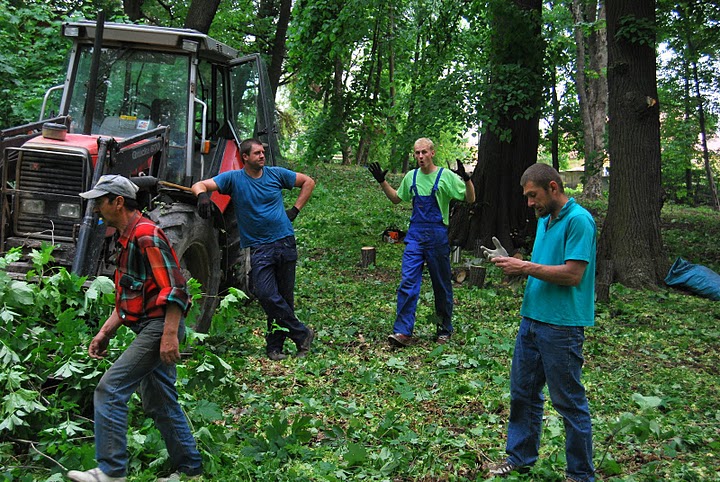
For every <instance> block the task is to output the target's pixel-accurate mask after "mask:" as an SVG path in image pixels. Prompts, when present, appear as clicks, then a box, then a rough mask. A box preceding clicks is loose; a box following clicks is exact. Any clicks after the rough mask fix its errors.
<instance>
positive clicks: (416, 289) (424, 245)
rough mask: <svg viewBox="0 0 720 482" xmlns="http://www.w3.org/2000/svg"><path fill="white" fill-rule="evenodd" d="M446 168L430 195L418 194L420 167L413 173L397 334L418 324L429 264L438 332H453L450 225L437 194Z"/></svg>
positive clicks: (439, 333) (407, 332) (438, 175)
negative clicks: (420, 297) (422, 289)
mask: <svg viewBox="0 0 720 482" xmlns="http://www.w3.org/2000/svg"><path fill="white" fill-rule="evenodd" d="M443 169H444V168H440V169H439V170H438V174H437V177H436V178H435V184H434V185H433V188H432V192H431V193H430V195H429V196H420V195H419V194H418V190H417V185H416V180H417V172H418V169H415V171H414V173H413V182H412V186H411V187H410V192H411V193H412V195H413V211H412V215H411V216H410V228H409V229H408V232H407V235H406V236H405V244H406V246H405V251H404V252H403V257H402V280H401V281H400V286H399V287H398V291H397V317H396V318H395V325H394V328H393V330H394V333H402V334H403V335H408V336H410V335H412V334H413V328H414V326H415V309H416V307H417V301H418V297H419V296H420V283H421V281H422V270H423V265H424V264H425V263H427V267H428V271H429V272H430V280H431V281H432V287H433V292H434V294H435V314H436V315H437V318H438V320H437V322H438V325H437V333H436V334H437V335H438V336H440V335H450V334H451V333H452V331H453V327H452V323H451V319H452V310H453V293H452V273H451V269H450V243H449V242H448V228H447V226H446V225H445V223H443V217H442V212H441V211H440V206H439V204H438V201H437V198H436V193H437V190H438V184H439V183H440V176H442V172H443Z"/></svg>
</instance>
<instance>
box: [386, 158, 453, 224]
mask: <svg viewBox="0 0 720 482" xmlns="http://www.w3.org/2000/svg"><path fill="white" fill-rule="evenodd" d="M437 169H440V168H437ZM417 171H418V173H417V179H416V181H415V183H416V185H417V190H418V195H420V196H429V195H430V193H432V188H433V186H434V185H435V178H436V177H437V175H438V172H437V170H435V171H434V172H431V173H430V174H423V172H422V171H421V170H419V169H417ZM414 172H415V169H413V170H412V171H409V172H408V173H407V174H405V177H404V178H403V180H402V182H401V183H400V187H399V188H398V190H397V194H398V197H399V198H400V199H402V200H403V201H410V200H411V199H412V196H413V195H412V193H411V192H410V186H412V182H413V173H414ZM436 198H437V202H438V205H439V206H440V212H441V213H442V217H443V223H445V225H446V226H447V225H449V224H450V200H451V199H457V200H458V201H462V200H463V199H465V183H464V182H463V180H462V179H460V176H458V175H457V174H455V173H454V172H452V171H451V170H450V169H443V172H442V175H441V177H440V182H439V183H438V191H437V193H436Z"/></svg>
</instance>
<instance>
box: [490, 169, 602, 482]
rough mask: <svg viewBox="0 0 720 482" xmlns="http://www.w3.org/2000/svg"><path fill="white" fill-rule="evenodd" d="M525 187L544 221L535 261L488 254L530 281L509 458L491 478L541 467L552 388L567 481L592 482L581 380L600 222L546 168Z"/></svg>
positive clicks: (514, 377) (525, 180)
mask: <svg viewBox="0 0 720 482" xmlns="http://www.w3.org/2000/svg"><path fill="white" fill-rule="evenodd" d="M520 184H521V185H522V187H523V194H524V195H525V197H527V202H528V206H529V207H531V208H533V209H535V214H536V215H537V217H538V225H537V232H536V235H535V244H534V246H533V251H532V258H531V261H524V260H522V259H518V258H514V257H511V256H508V253H507V251H505V250H504V249H503V248H502V246H501V245H500V244H499V242H498V241H497V240H496V239H493V241H494V242H495V246H496V249H494V250H491V249H488V248H485V247H483V248H482V250H483V252H484V253H485V256H486V257H487V258H488V259H490V260H491V261H492V262H493V263H494V264H495V265H496V266H498V267H500V268H502V270H503V271H504V272H505V274H507V275H511V276H517V275H522V276H527V277H528V281H527V285H526V286H525V295H524V297H523V303H522V308H521V309H520V315H521V316H522V321H521V323H520V329H519V331H518V334H517V338H516V340H515V351H514V353H513V360H512V368H511V370H510V422H509V424H508V438H507V445H506V452H507V458H506V460H505V461H503V462H501V463H499V464H497V465H494V466H493V467H490V474H491V475H498V476H501V477H504V476H506V475H509V474H510V473H512V472H514V471H515V472H522V471H525V470H528V469H529V467H530V466H532V465H533V464H534V463H535V462H536V461H537V458H538V449H539V446H540V433H541V431H542V420H543V402H544V397H543V387H544V386H545V384H547V386H548V391H549V393H550V399H551V400H552V404H553V407H554V408H555V410H557V411H558V413H560V415H562V417H563V422H564V426H565V458H566V460H567V474H566V475H567V480H573V481H578V482H579V481H583V482H585V481H588V482H592V481H594V480H595V475H594V473H595V468H594V466H593V461H592V423H591V420H590V409H589V407H588V401H587V396H586V395H585V387H584V386H583V385H582V383H581V381H580V375H581V372H582V365H583V355H582V349H583V342H584V340H585V331H584V330H585V327H586V326H592V325H593V324H594V319H595V305H594V297H595V252H596V234H595V231H596V229H595V221H594V220H593V217H592V215H591V214H590V213H589V212H588V211H587V210H586V209H585V208H583V207H581V206H580V205H579V204H577V203H576V202H575V199H573V198H568V197H567V195H566V194H565V191H564V189H563V184H562V180H561V179H560V175H559V174H558V172H557V171H556V170H555V169H553V168H552V167H551V166H548V165H547V164H533V165H532V166H530V167H529V168H528V169H527V170H526V171H525V173H524V174H523V175H522V177H521V178H520Z"/></svg>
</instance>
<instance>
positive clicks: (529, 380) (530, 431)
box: [506, 317, 595, 482]
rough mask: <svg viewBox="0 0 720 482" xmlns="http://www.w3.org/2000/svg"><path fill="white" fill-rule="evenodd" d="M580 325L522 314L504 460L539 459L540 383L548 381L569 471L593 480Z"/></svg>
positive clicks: (527, 461) (525, 462) (519, 463)
mask: <svg viewBox="0 0 720 482" xmlns="http://www.w3.org/2000/svg"><path fill="white" fill-rule="evenodd" d="M584 341H585V330H584V328H583V327H582V326H558V325H551V324H549V323H541V322H539V321H535V320H532V319H529V318H524V317H523V319H522V321H521V323H520V330H519V331H518V335H517V339H516V340H515V352H514V354H513V360H512V368H511V371H510V423H509V427H508V439H507V447H506V451H507V454H508V462H510V463H512V464H513V465H517V466H530V465H533V464H534V463H535V461H536V460H537V458H538V450H539V448H540V431H541V429H542V416H543V403H544V396H543V393H542V391H543V387H544V386H545V384H546V383H547V386H548V391H549V393H550V400H551V401H552V404H553V407H554V408H555V410H557V411H558V413H559V414H560V415H562V417H563V423H564V425H565V455H566V459H567V475H568V476H571V477H572V478H574V479H576V480H582V481H589V482H592V481H594V480H595V476H594V473H595V468H594V466H593V461H592V424H591V420H590V410H589V408H588V401H587V397H586V396H585V387H584V386H583V385H582V383H581V382H580V374H581V371H582V365H583V355H582V348H583V342H584Z"/></svg>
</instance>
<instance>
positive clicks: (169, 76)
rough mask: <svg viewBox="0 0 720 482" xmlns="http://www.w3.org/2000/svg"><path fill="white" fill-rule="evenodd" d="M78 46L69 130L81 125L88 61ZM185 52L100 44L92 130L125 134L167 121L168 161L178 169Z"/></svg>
mask: <svg viewBox="0 0 720 482" xmlns="http://www.w3.org/2000/svg"><path fill="white" fill-rule="evenodd" d="M92 51H93V48H92V47H90V46H82V47H81V49H80V52H79V56H78V59H79V60H78V63H77V70H76V74H75V80H74V84H73V90H72V99H71V101H70V105H69V112H68V113H69V114H70V115H71V116H72V125H71V128H70V130H71V132H77V133H80V132H82V131H83V129H84V126H85V111H86V105H87V103H88V99H87V90H88V85H89V82H90V80H91V79H90V78H89V77H90V70H91V68H90V66H91V63H92ZM189 72H190V57H189V56H188V55H180V54H172V53H165V52H149V51H142V50H130V49H122V48H103V49H102V55H101V57H100V67H99V71H98V76H97V79H95V80H96V82H97V85H96V89H97V90H96V95H95V106H94V109H93V113H92V129H91V132H90V133H91V134H101V135H106V136H113V137H119V138H127V137H130V136H133V135H136V134H140V133H142V132H145V131H147V130H149V129H153V128H155V127H157V126H158V125H163V126H169V127H170V153H169V159H168V160H169V162H170V164H178V168H179V169H182V166H183V163H184V159H185V152H186V148H187V135H186V133H187V132H186V131H187V119H188V96H189V93H190V87H189V83H190V81H189V78H190V75H189Z"/></svg>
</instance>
